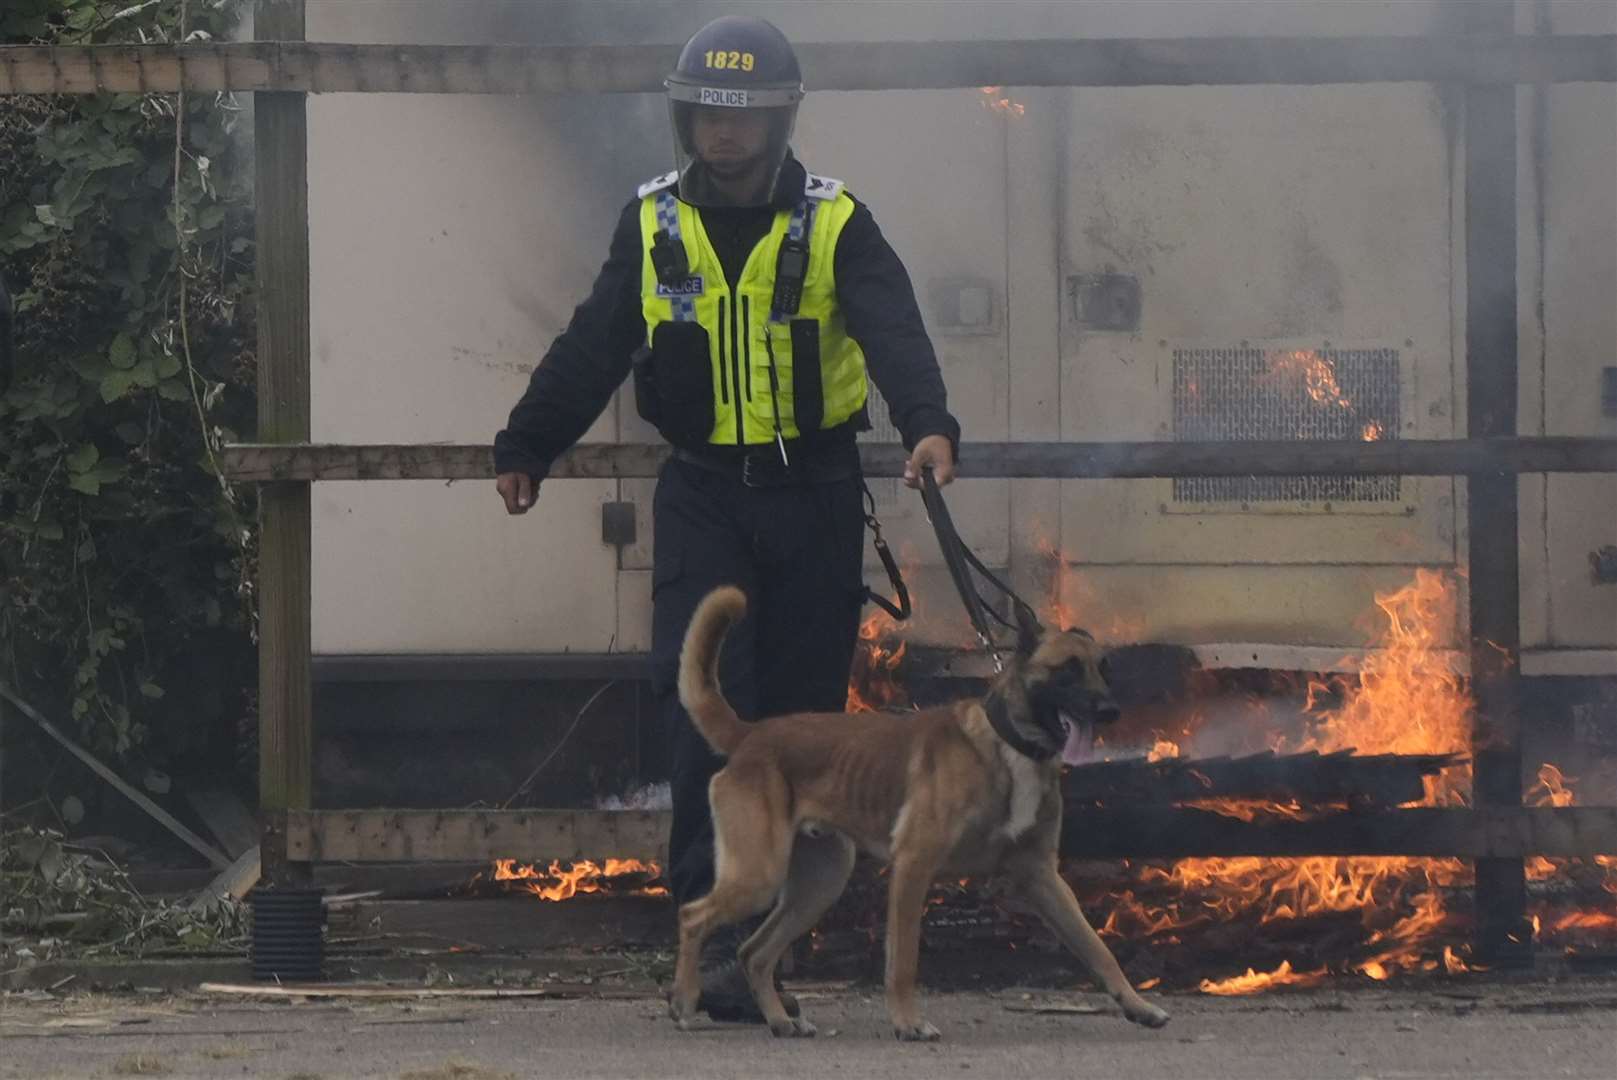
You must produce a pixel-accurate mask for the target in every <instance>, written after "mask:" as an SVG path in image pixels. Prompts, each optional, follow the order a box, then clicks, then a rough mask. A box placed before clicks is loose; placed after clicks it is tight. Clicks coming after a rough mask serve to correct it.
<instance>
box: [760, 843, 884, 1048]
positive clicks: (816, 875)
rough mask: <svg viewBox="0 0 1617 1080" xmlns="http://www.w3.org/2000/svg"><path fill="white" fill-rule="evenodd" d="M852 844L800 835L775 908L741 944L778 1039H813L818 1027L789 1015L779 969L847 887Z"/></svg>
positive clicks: (851, 861)
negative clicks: (795, 944)
mask: <svg viewBox="0 0 1617 1080" xmlns="http://www.w3.org/2000/svg"><path fill="white" fill-rule="evenodd" d="M855 854H856V852H855V850H854V846H853V842H852V841H851V840H849V839H848V838H847V837H844V836H840V835H837V834H831V835H829V836H820V837H809V836H803V835H798V836H797V837H796V838H795V840H794V842H793V845H792V858H791V864H790V867H789V869H788V870H787V872H786V887H785V888H784V889H782V890H781V894H780V900H779V901H777V902H776V904H775V910H773V911H771V912H770V913H769V918H767V919H765V920H764V924H763V925H762V926H760V927H759V928H758V930H757V932H756V933H754V934H753V935H752V936H751V937H750V938H748V939H747V940H746V943H745V944H743V945H742V946H741V969H742V970H743V971H745V972H746V973H747V982H748V983H749V984H750V985H751V986H752V994H753V997H755V998H756V999H757V1000H758V1008H759V1009H760V1010H762V1012H763V1014H764V1019H765V1020H766V1021H768V1023H769V1030H770V1031H771V1032H773V1033H774V1034H776V1035H813V1034H814V1025H813V1024H811V1023H809V1022H808V1021H807V1020H804V1019H802V1018H801V1017H791V1016H788V1015H787V1013H786V1010H785V1007H784V1006H783V1005H782V1003H781V1000H780V994H779V993H778V992H777V991H776V990H775V965H776V964H778V963H780V958H781V956H782V954H784V953H785V952H786V950H787V948H789V947H790V946H791V944H792V942H794V941H796V940H797V939H798V938H799V937H801V936H803V934H805V933H806V932H808V930H809V928H810V927H812V926H813V925H814V924H815V923H816V922H819V920H820V916H821V915H824V914H825V910H826V909H827V908H829V907H830V906H831V905H832V904H833V903H834V902H835V901H836V898H837V897H839V896H841V895H842V890H843V888H844V887H846V886H847V884H848V875H849V874H851V873H852V872H853V863H854V857H855Z"/></svg>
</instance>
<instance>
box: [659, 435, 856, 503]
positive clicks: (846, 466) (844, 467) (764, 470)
mask: <svg viewBox="0 0 1617 1080" xmlns="http://www.w3.org/2000/svg"><path fill="white" fill-rule="evenodd" d="M783 451H784V453H783ZM673 456H674V460H676V461H682V462H684V463H685V464H687V465H693V466H695V467H696V468H698V469H702V470H704V471H706V472H711V473H718V474H720V475H723V476H728V477H731V478H733V479H736V480H739V481H741V483H742V484H743V485H745V486H746V487H752V488H769V487H787V486H790V485H794V484H834V483H837V482H838V481H841V480H852V479H856V478H858V477H859V476H861V475H862V474H861V471H860V466H859V446H858V444H857V443H856V442H855V441H854V425H853V424H851V423H849V424H845V425H843V426H842V427H839V428H833V429H832V430H830V431H825V432H820V433H818V434H817V435H816V436H815V437H814V438H812V439H808V438H803V439H786V440H784V441H783V442H781V443H772V442H771V443H760V444H758V445H755V446H720V445H708V446H704V447H702V448H700V449H694V448H691V447H683V446H676V447H675V448H674V455H673Z"/></svg>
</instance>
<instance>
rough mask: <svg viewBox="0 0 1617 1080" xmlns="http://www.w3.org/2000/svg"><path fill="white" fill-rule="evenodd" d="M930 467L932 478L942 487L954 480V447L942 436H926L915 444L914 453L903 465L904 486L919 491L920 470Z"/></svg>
mask: <svg viewBox="0 0 1617 1080" xmlns="http://www.w3.org/2000/svg"><path fill="white" fill-rule="evenodd" d="M928 465H930V466H932V477H933V479H935V480H937V482H938V487H942V486H943V485H945V484H947V483H948V482H949V481H951V480H953V479H954V447H953V446H951V445H950V443H949V440H948V438H947V437H946V436H943V435H928V436H927V437H926V438H924V439H922V440H921V441H920V442H918V443H916V444H915V451H914V452H913V453H912V454H910V459H909V461H907V462H906V463H905V464H904V484H905V486H907V487H912V488H917V489H919V488H920V486H921V470H922V469H924V468H926V467H927V466H928Z"/></svg>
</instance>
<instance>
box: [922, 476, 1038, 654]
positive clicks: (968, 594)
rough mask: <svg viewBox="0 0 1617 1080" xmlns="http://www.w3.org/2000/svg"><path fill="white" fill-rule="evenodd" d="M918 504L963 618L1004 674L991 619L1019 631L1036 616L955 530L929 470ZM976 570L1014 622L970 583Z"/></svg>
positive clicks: (1032, 623)
mask: <svg viewBox="0 0 1617 1080" xmlns="http://www.w3.org/2000/svg"><path fill="white" fill-rule="evenodd" d="M921 501H922V502H923V503H925V504H926V514H927V517H928V518H930V519H931V521H932V529H933V531H934V532H936V533H937V535H938V547H939V549H940V550H942V552H943V562H944V565H945V566H947V567H948V568H949V577H950V578H951V579H952V580H953V581H954V587H955V590H956V591H957V592H958V593H959V594H960V600H961V602H962V603H963V604H965V606H966V615H967V617H968V618H970V619H971V628H972V629H973V630H975V631H976V633H977V640H978V641H979V642H981V643H982V646H983V648H985V649H987V650H988V652H989V654H990V655H992V656H993V658H994V670H995V671H1003V670H1004V668H1005V657H1004V653H1005V649H1004V647H1003V646H1001V645H1000V644H999V643H998V642H997V641H995V640H994V630H993V627H991V626H990V625H989V623H988V620H989V618H990V617H992V618H993V620H994V621H995V622H997V623H999V624H1000V625H1001V626H1003V627H1005V628H1006V629H1007V630H1011V631H1013V632H1015V631H1018V630H1019V628H1020V627H1022V626H1029V627H1036V626H1038V625H1039V617H1038V615H1037V614H1036V613H1035V612H1034V610H1033V608H1032V606H1031V605H1030V604H1028V602H1027V601H1026V600H1023V599H1022V598H1021V597H1020V596H1018V595H1016V591H1015V590H1014V589H1012V588H1011V587H1010V586H1009V585H1007V584H1005V583H1004V582H1003V581H1001V580H1000V579H999V578H998V577H996V576H995V575H994V573H993V571H991V570H989V569H988V567H986V566H984V565H983V563H982V560H981V559H979V558H977V556H976V555H975V554H973V552H972V550H971V549H970V548H968V547H967V546H966V545H965V543H964V541H962V540H961V539H960V533H959V532H957V531H956V530H955V527H954V520H953V519H952V518H951V517H950V516H949V507H948V506H947V505H946V504H945V503H944V501H943V493H942V492H941V491H939V490H938V482H937V481H936V480H935V479H933V477H932V468H931V466H927V467H926V468H923V469H922V470H921ZM973 570H975V571H976V572H977V573H979V574H981V575H982V576H983V578H984V579H986V580H987V581H988V583H989V584H990V585H992V586H994V588H996V589H998V590H999V591H1000V592H1001V593H1003V594H1004V595H1005V596H1006V598H1007V599H1009V600H1010V602H1011V604H1012V605H1014V608H1015V612H1016V622H1015V623H1012V622H1011V621H1009V620H1008V619H1006V618H1005V617H1004V616H1003V615H1001V614H1000V613H999V612H998V611H995V610H994V608H993V606H992V605H990V604H989V603H988V602H987V601H986V600H985V599H984V598H983V595H982V593H981V592H979V591H978V589H977V584H976V582H975V581H973V580H972V576H971V572H972V571H973Z"/></svg>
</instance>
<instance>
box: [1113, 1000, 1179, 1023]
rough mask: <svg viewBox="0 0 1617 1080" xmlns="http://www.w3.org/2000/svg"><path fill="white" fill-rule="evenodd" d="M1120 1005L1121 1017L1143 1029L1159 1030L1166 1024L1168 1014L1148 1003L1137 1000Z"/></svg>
mask: <svg viewBox="0 0 1617 1080" xmlns="http://www.w3.org/2000/svg"><path fill="white" fill-rule="evenodd" d="M1122 1005H1123V1015H1124V1016H1126V1017H1128V1019H1130V1020H1132V1021H1133V1022H1134V1023H1136V1024H1140V1025H1141V1026H1143V1027H1148V1028H1159V1027H1162V1026H1163V1025H1164V1024H1166V1023H1167V1022H1168V1014H1167V1013H1166V1012H1165V1011H1163V1010H1162V1009H1159V1008H1157V1007H1156V1006H1155V1005H1153V1004H1151V1003H1150V1002H1149V1001H1145V1000H1143V999H1139V998H1137V999H1135V1000H1134V1001H1125V1002H1123V1003H1122Z"/></svg>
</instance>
